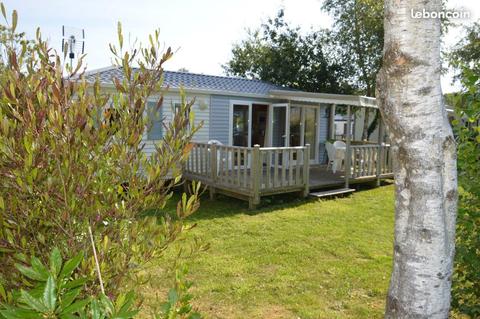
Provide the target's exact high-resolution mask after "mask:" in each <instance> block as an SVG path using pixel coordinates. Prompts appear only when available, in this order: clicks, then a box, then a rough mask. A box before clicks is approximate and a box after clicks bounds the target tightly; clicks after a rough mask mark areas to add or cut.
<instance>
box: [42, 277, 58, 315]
mask: <svg viewBox="0 0 480 319" xmlns="http://www.w3.org/2000/svg"><path fill="white" fill-rule="evenodd" d="M43 303H44V304H45V306H47V307H48V309H50V311H52V312H53V311H55V308H56V303H57V295H56V289H55V280H54V279H53V277H52V276H49V277H48V280H47V284H46V285H45V289H44V290H43Z"/></svg>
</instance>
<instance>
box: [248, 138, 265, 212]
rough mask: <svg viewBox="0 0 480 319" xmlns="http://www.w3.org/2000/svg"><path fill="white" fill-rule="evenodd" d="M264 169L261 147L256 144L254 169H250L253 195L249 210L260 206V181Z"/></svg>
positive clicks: (253, 159)
mask: <svg viewBox="0 0 480 319" xmlns="http://www.w3.org/2000/svg"><path fill="white" fill-rule="evenodd" d="M261 174H263V172H262V167H261V163H260V145H258V144H255V146H254V147H253V150H252V167H251V168H250V180H251V185H252V186H251V188H252V194H251V195H250V199H249V208H250V209H255V208H256V207H257V205H258V204H260V181H261V179H260V178H261Z"/></svg>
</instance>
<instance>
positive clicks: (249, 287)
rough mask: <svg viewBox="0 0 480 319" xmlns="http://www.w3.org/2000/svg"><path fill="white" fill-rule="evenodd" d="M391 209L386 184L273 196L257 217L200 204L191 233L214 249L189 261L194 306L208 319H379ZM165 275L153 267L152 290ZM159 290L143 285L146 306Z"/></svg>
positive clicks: (231, 207)
mask: <svg viewBox="0 0 480 319" xmlns="http://www.w3.org/2000/svg"><path fill="white" fill-rule="evenodd" d="M280 198H281V199H280ZM282 202H283V203H282ZM393 211H394V207H393V186H392V185H388V186H383V187H380V188H374V189H367V190H362V191H359V192H356V193H354V194H353V195H351V196H349V197H344V198H337V199H328V200H308V201H305V200H298V199H295V198H294V197H276V198H275V199H274V200H273V202H271V203H269V205H266V206H265V207H264V208H263V209H260V210H258V211H255V212H251V211H248V210H247V205H246V203H245V202H241V201H236V200H233V199H231V198H226V197H219V198H218V199H217V200H216V201H209V200H208V199H204V200H203V201H202V206H201V209H200V210H199V211H198V212H197V213H196V214H195V216H192V218H191V221H192V222H195V223H197V224H198V225H197V227H196V228H195V229H194V230H193V231H192V233H193V234H194V235H195V236H199V237H201V238H202V239H203V240H204V241H206V242H208V243H209V244H210V249H209V250H208V251H207V252H205V253H203V254H200V256H198V257H196V258H195V259H194V260H192V261H190V262H189V269H190V274H189V279H191V280H192V281H193V282H194V287H193V289H192V293H193V294H194V295H195V299H194V301H193V305H194V307H195V308H197V309H199V310H200V312H201V313H202V314H204V315H205V316H206V317H207V318H380V317H382V315H383V311H384V300H385V295H386V291H387V287H388V280H389V276H390V268H391V261H392V259H391V253H392V242H393V221H394V216H393ZM166 273H167V271H166V270H165V269H163V268H161V267H154V268H153V269H152V271H151V275H152V276H153V277H152V282H153V283H154V284H153V285H152V286H156V287H158V285H159V283H162V282H165V280H166V278H167V277H166ZM158 292H159V291H158V290H155V289H154V288H149V289H147V290H146V291H145V295H146V302H147V303H148V302H153V300H154V298H153V296H154V295H155V294H157V293H158ZM161 293H162V294H164V291H161Z"/></svg>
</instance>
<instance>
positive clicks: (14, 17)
mask: <svg viewBox="0 0 480 319" xmlns="http://www.w3.org/2000/svg"><path fill="white" fill-rule="evenodd" d="M17 22H18V13H17V10H13V12H12V32H14V31H15V29H16V28H17Z"/></svg>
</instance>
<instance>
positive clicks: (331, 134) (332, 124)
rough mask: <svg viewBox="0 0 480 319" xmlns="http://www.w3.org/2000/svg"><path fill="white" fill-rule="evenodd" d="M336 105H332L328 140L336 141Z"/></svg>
mask: <svg viewBox="0 0 480 319" xmlns="http://www.w3.org/2000/svg"><path fill="white" fill-rule="evenodd" d="M336 107H337V105H336V104H332V105H330V116H329V118H328V130H329V132H328V133H329V134H328V138H329V139H331V140H334V139H335V108H336Z"/></svg>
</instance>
